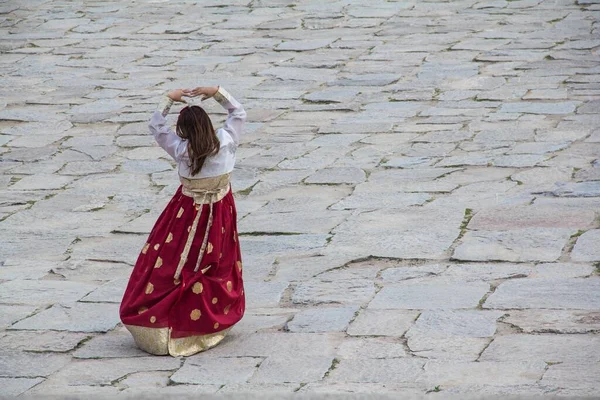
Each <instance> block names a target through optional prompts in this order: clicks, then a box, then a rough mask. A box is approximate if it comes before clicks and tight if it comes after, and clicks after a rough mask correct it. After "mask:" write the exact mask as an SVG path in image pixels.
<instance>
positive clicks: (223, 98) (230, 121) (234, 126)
mask: <svg viewBox="0 0 600 400" xmlns="http://www.w3.org/2000/svg"><path fill="white" fill-rule="evenodd" d="M213 98H214V99H215V100H216V101H217V102H218V103H219V104H220V105H222V106H223V108H225V109H226V110H227V113H228V114H229V115H228V116H227V120H226V121H225V125H224V126H223V129H225V130H226V131H227V133H229V135H231V137H232V139H233V141H234V143H235V144H236V145H238V144H239V143H240V136H241V135H242V127H243V125H244V122H245V121H246V111H245V110H244V107H242V105H241V104H240V103H238V101H237V100H236V99H234V98H233V96H231V95H230V94H229V93H228V92H227V91H226V90H225V89H223V88H222V87H219V90H218V91H217V93H215V95H214V96H213Z"/></svg>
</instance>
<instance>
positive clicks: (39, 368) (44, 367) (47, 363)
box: [0, 350, 71, 378]
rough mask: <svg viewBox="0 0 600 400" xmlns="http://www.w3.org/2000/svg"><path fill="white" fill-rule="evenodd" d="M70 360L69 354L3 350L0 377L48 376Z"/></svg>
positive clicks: (0, 357)
mask: <svg viewBox="0 0 600 400" xmlns="http://www.w3.org/2000/svg"><path fill="white" fill-rule="evenodd" d="M70 361H71V357H70V356H69V355H67V354H53V353H41V354H38V353H28V352H21V351H14V350H3V351H2V352H0V377H11V378H12V377H14V378H20V377H40V376H43V377H47V376H49V375H51V374H53V373H55V372H56V371H58V370H59V369H61V368H63V367H64V366H65V365H68V364H69V362H70Z"/></svg>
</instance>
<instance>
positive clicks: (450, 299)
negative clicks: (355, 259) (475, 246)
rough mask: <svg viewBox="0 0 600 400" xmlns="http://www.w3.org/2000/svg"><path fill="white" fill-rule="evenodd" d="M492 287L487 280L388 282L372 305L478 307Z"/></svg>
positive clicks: (414, 307) (445, 308)
mask: <svg viewBox="0 0 600 400" xmlns="http://www.w3.org/2000/svg"><path fill="white" fill-rule="evenodd" d="M489 290H490V285H489V284H487V283H485V282H469V283H462V284H461V283H454V284H453V283H439V284H438V283H416V284H413V285H409V284H405V285H389V286H385V287H384V288H383V289H381V291H379V293H377V295H376V296H375V298H374V299H373V301H371V303H370V304H369V309H409V310H426V309H443V310H451V309H462V308H475V307H476V306H477V305H478V304H479V301H480V300H481V299H482V298H483V296H484V295H485V294H486V293H487V292H488V291H489Z"/></svg>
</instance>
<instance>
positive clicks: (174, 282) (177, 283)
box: [173, 279, 181, 285]
mask: <svg viewBox="0 0 600 400" xmlns="http://www.w3.org/2000/svg"><path fill="white" fill-rule="evenodd" d="M180 283H181V279H173V285H179V284H180Z"/></svg>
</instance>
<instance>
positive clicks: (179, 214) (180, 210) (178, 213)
mask: <svg viewBox="0 0 600 400" xmlns="http://www.w3.org/2000/svg"><path fill="white" fill-rule="evenodd" d="M182 215H183V207H181V208H180V209H179V211H178V212H177V218H181V216H182Z"/></svg>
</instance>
